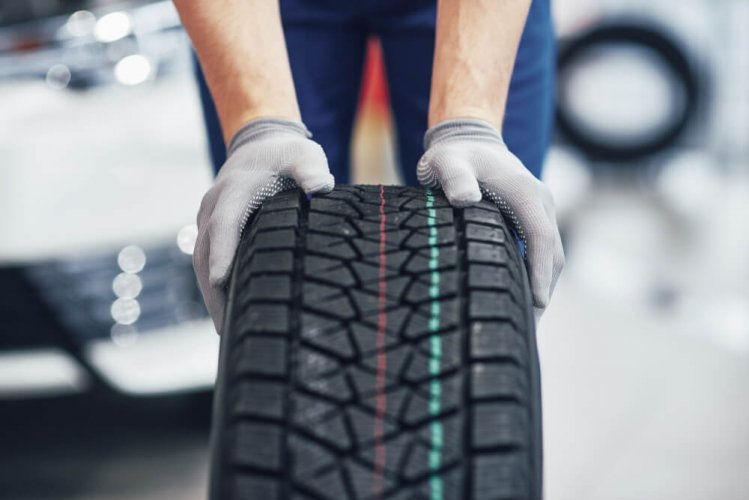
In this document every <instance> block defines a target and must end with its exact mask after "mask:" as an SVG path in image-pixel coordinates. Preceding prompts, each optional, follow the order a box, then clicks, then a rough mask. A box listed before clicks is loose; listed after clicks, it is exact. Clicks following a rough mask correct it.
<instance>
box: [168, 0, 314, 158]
mask: <svg viewBox="0 0 749 500" xmlns="http://www.w3.org/2000/svg"><path fill="white" fill-rule="evenodd" d="M174 4H175V5H176V7H177V10H178V12H179V15H180V18H181V19H182V24H183V25H184V27H185V29H186V30H187V33H188V34H189V35H190V38H191V39H192V43H193V46H194V47H195V51H196V52H197V54H198V59H199V60H200V65H201V67H202V69H203V72H204V74H205V77H206V82H207V83H208V87H209V89H210V90H211V94H212V96H213V99H214V101H215V104H216V110H217V111H218V115H219V120H220V121H221V128H222V130H223V134H224V139H225V140H226V142H227V143H228V142H229V140H230V139H231V137H233V136H234V133H235V132H236V131H237V130H238V129H239V128H240V127H241V126H242V125H243V124H245V123H246V122H248V121H249V120H252V119H254V118H260V117H271V116H272V117H280V118H290V119H299V117H300V114H299V107H298V105H297V101H296V93H295V91H294V83H293V81H292V78H291V69H290V67H289V60H288V55H287V52H286V43H285V41H284V36H283V29H282V27H281V16H280V11H279V6H278V0H210V1H205V0H174Z"/></svg>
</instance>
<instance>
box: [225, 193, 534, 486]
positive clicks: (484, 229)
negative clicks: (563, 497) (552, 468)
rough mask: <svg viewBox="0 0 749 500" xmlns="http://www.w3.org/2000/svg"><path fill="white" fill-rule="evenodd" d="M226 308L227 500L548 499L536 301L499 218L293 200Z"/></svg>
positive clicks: (248, 233)
mask: <svg viewBox="0 0 749 500" xmlns="http://www.w3.org/2000/svg"><path fill="white" fill-rule="evenodd" d="M229 293H230V300H229V307H228V310H227V321H228V323H227V327H226V329H225V332H226V333H225V334H224V337H223V338H222V347H221V362H220V370H219V379H218V383H217V391H216V396H215V404H214V434H213V458H212V461H213V462H212V472H211V498H213V499H214V500H215V499H222V500H223V499H231V500H238V499H263V500H265V499H331V500H340V499H346V498H351V499H367V498H374V499H379V498H383V499H385V498H387V499H391V498H392V499H428V500H441V499H476V500H487V499H537V498H540V497H541V468H542V467H541V410H540V387H539V373H538V359H537V353H536V345H535V332H534V326H533V319H532V308H531V307H530V294H529V289H528V283H527V278H526V275H525V269H524V266H523V262H522V260H521V257H520V254H519V251H518V249H517V246H516V244H515V240H514V239H513V237H512V236H511V234H510V232H509V230H508V229H507V226H506V225H505V223H504V221H503V219H502V217H501V216H500V214H499V212H498V211H497V209H496V208H495V206H494V205H493V204H491V203H489V202H487V201H484V202H481V204H480V205H478V206H477V207H472V208H467V209H453V208H451V207H450V206H449V205H448V203H447V201H446V200H445V198H444V197H443V196H442V194H441V193H440V192H434V193H432V192H431V191H429V190H424V189H420V188H403V187H381V186H341V187H337V188H336V189H335V190H334V191H333V192H332V193H330V194H328V195H325V196H319V197H315V198H313V199H312V201H311V202H308V201H307V200H306V199H305V198H304V196H303V195H301V194H300V193H299V192H297V191H290V192H285V193H281V194H279V195H276V196H275V197H273V198H272V199H269V200H268V201H266V202H265V203H264V204H263V206H262V208H261V209H260V210H259V212H258V214H257V215H256V216H254V217H253V220H252V221H251V225H250V226H249V228H248V229H247V230H245V234H244V235H243V239H242V242H241V244H240V248H239V251H238V255H237V259H236V263H235V269H234V273H233V276H232V283H231V285H230V292H229Z"/></svg>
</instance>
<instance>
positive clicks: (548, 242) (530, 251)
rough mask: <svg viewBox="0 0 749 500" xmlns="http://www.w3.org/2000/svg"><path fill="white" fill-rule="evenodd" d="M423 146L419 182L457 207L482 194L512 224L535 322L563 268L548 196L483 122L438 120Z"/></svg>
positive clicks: (558, 238)
mask: <svg viewBox="0 0 749 500" xmlns="http://www.w3.org/2000/svg"><path fill="white" fill-rule="evenodd" d="M424 148H425V150H426V153H425V154H424V156H423V157H422V158H421V160H420V161H419V166H418V171H417V175H418V178H419V182H421V183H422V184H424V185H425V186H431V187H437V186H441V187H442V189H443V191H444V192H445V196H447V199H448V200H449V201H450V203H451V204H452V205H454V206H457V207H465V206H468V205H472V204H474V203H477V202H478V201H479V200H481V195H482V193H483V194H484V195H485V196H486V197H487V198H489V199H490V200H492V201H493V202H494V203H496V204H497V206H498V207H499V209H500V211H501V212H502V214H503V215H504V216H505V217H506V218H507V219H508V220H509V221H510V223H511V224H512V225H513V226H514V229H515V231H516V232H517V233H518V236H519V237H520V238H521V239H522V240H523V243H524V245H525V253H526V260H527V267H528V275H529V277H530V283H531V292H532V296H533V306H534V310H535V317H536V321H538V319H539V318H540V317H541V314H542V313H543V311H544V309H546V306H547V305H548V304H549V299H550V298H551V294H552V292H553V291H554V286H555V285H556V282H557V278H559V273H560V272H561V271H562V267H564V251H563V249H562V240H561V238H560V236H559V229H558V228H557V223H556V215H555V213H554V200H553V199H552V196H551V192H550V191H549V189H548V188H547V187H546V186H545V185H544V184H543V183H542V182H541V181H539V180H538V179H536V178H535V177H534V176H533V175H531V173H530V172H528V170H527V169H526V168H525V167H524V166H523V164H522V163H521V161H520V160H519V159H518V158H517V157H516V156H515V155H514V154H512V153H511V152H510V150H509V149H507V146H506V145H505V143H504V141H503V140H502V136H501V135H500V133H499V132H498V131H497V129H495V128H494V127H493V126H491V125H490V124H489V123H487V122H484V121H481V120H468V119H458V120H448V121H445V122H442V123H440V124H439V125H436V126H435V127H432V128H431V129H429V130H428V131H427V133H426V135H425V136H424Z"/></svg>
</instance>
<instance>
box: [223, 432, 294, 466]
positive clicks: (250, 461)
mask: <svg viewBox="0 0 749 500" xmlns="http://www.w3.org/2000/svg"><path fill="white" fill-rule="evenodd" d="M226 437H227V438H228V439H226V442H225V443H224V446H228V448H229V449H230V450H231V453H230V457H231V463H232V464H235V465H244V466H249V467H258V468H261V469H270V470H274V471H277V470H279V469H280V467H281V442H282V439H281V427H280V426H278V425H275V424H270V423H265V422H239V423H237V424H235V425H234V426H232V427H231V429H230V431H229V433H228V434H227V436H226Z"/></svg>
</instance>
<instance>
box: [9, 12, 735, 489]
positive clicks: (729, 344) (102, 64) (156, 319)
mask: <svg viewBox="0 0 749 500" xmlns="http://www.w3.org/2000/svg"><path fill="white" fill-rule="evenodd" d="M554 2H555V4H556V5H555V13H556V23H557V29H558V34H559V48H560V57H559V61H560V65H559V89H558V127H557V134H556V140H555V143H554V146H553V148H552V151H551V153H550V155H549V157H548V162H547V166H546V170H545V174H544V180H545V181H546V182H547V183H548V184H549V185H550V186H551V188H552V190H553V191H554V194H555V197H556V200H557V206H558V217H559V223H560V227H561V230H562V232H563V238H564V241H565V246H566V252H567V262H568V264H567V268H566V270H565V272H564V274H563V276H562V279H561V281H560V283H559V286H558V289H557V292H556V296H555V300H554V302H553V303H552V305H551V307H550V308H549V310H548V312H547V313H546V316H545V317H544V320H543V322H542V324H541V327H540V331H539V343H540V349H541V362H542V372H543V384H544V386H543V391H544V410H545V417H544V426H545V440H546V441H545V454H546V456H545V460H546V498H547V499H548V500H619V499H620V500H656V499H657V500H692V499H694V500H742V499H746V498H749V476H748V475H747V471H749V420H748V419H747V414H749V264H748V261H749V222H747V219H749V57H748V56H747V49H749V2H746V0H661V1H659V2H653V1H650V0H554ZM369 50H370V55H369V61H368V64H367V67H366V74H367V76H366V79H365V83H364V88H363V91H362V102H361V111H360V115H359V117H358V119H357V124H356V131H355V136H356V139H355V147H354V151H353V153H352V154H353V158H354V165H355V168H356V176H355V179H356V181H357V182H369V183H374V182H390V183H393V182H397V177H396V175H395V174H394V168H393V160H392V141H391V139H390V130H391V124H390V117H389V112H388V105H387V89H386V87H385V85H384V83H383V69H382V66H381V59H380V54H379V51H378V46H377V43H376V41H373V42H372V43H371V45H370V48H369ZM192 71H193V70H192V60H191V56H190V51H189V44H188V41H187V39H186V37H185V35H184V33H183V31H182V30H181V28H180V26H179V20H178V18H177V16H176V13H175V11H174V8H173V7H172V5H171V3H170V2H169V1H145V0H140V1H105V0H2V1H0V214H2V215H1V216H0V498H3V499H6V498H7V499H12V500H26V499H35V500H37V499H87V500H93V499H101V500H114V499H123V500H124V499H139V500H149V499H154V500H155V499H164V500H172V499H181V500H190V499H201V498H204V496H205V485H206V480H207V452H208V426H209V417H210V387H211V384H212V379H213V376H214V373H215V368H216V359H217V346H218V339H217V338H216V335H215V334H213V333H212V328H211V326H210V323H209V321H208V320H207V319H206V315H205V311H204V309H203V306H202V304H201V302H200V296H199V293H198V291H197V289H196V286H195V283H194V279H193V275H192V269H191V260H190V254H191V252H192V247H193V244H194V239H195V234H196V227H195V225H194V217H195V212H196V209H197V206H198V204H199V201H200V198H201V196H202V193H203V192H204V191H205V190H206V189H207V187H208V186H209V184H210V181H211V174H210V167H209V160H208V151H207V144H206V139H205V135H204V128H203V124H202V117H201V109H200V104H199V100H198V93H197V88H196V86H195V83H194V80H193V73H192ZM383 165H386V166H387V168H386V169H384V170H383V169H382V166H383Z"/></svg>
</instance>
